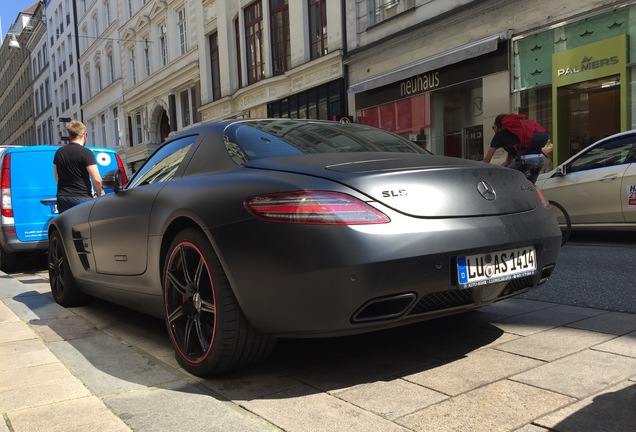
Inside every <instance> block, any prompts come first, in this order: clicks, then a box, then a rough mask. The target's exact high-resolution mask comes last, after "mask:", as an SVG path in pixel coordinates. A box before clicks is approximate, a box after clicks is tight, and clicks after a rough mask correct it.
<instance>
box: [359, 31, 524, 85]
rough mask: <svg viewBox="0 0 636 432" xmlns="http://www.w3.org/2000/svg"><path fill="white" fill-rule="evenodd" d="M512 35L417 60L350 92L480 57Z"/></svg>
mask: <svg viewBox="0 0 636 432" xmlns="http://www.w3.org/2000/svg"><path fill="white" fill-rule="evenodd" d="M511 36H512V30H507V31H505V32H502V33H497V34H494V35H492V36H488V37H485V38H483V39H479V40H477V41H474V42H471V43H469V44H466V45H462V46H459V47H457V48H453V49H450V50H447V51H444V52H441V53H439V54H435V55H433V56H430V57H427V58H425V59H422V60H419V61H417V62H414V63H411V64H408V65H405V66H402V67H400V68H397V69H393V70H391V71H388V72H385V73H383V74H381V75H377V76H374V77H371V78H368V79H366V80H363V81H360V82H357V83H354V84H351V85H350V86H349V90H348V91H349V93H360V92H364V91H367V90H371V89H374V88H378V87H382V86H385V85H387V84H392V83H394V82H397V81H401V80H405V79H408V78H411V77H414V76H417V75H420V74H423V73H426V72H428V71H431V70H434V69H439V68H442V67H444V66H448V65H451V64H454V63H458V62H460V61H463V60H468V59H471V58H474V57H478V56H480V55H482V54H486V53H489V52H493V51H496V50H497V45H498V43H499V41H505V40H508V39H510V37H511Z"/></svg>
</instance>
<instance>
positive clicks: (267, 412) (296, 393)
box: [243, 386, 409, 432]
mask: <svg viewBox="0 0 636 432" xmlns="http://www.w3.org/2000/svg"><path fill="white" fill-rule="evenodd" d="M243 406H244V407H245V408H247V409H248V410H250V411H252V412H253V413H255V414H256V415H258V416H260V417H262V418H264V419H266V420H268V421H269V422H271V423H273V424H275V425H277V426H278V427H280V428H281V429H283V430H284V431H286V432H307V431H312V432H334V431H347V432H368V431H382V432H409V430H408V429H406V428H403V427H402V426H399V425H397V424H395V423H393V422H391V421H389V420H386V419H384V418H382V417H380V416H378V415H375V414H372V413H370V412H368V411H365V410H363V409H361V408H358V407H356V406H354V405H351V404H349V403H348V402H345V401H343V400H341V399H338V398H337V397H334V396H331V395H329V394H327V393H324V392H321V391H320V390H317V389H315V388H313V387H309V386H301V387H295V388H293V389H290V390H287V391H285V392H282V393H280V394H278V395H276V397H275V398H274V397H270V398H264V399H255V400H252V401H249V402H246V403H245V404H243Z"/></svg>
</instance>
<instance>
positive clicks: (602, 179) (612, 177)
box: [599, 174, 618, 181]
mask: <svg viewBox="0 0 636 432" xmlns="http://www.w3.org/2000/svg"><path fill="white" fill-rule="evenodd" d="M617 178H618V174H610V175H608V176H606V177H603V178H600V179H599V181H607V180H616V179H617Z"/></svg>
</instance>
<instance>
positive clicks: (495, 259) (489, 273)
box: [457, 246, 537, 288]
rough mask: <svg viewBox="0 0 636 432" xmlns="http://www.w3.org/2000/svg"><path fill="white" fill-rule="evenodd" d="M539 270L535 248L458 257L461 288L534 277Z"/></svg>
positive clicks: (458, 276)
mask: <svg viewBox="0 0 636 432" xmlns="http://www.w3.org/2000/svg"><path fill="white" fill-rule="evenodd" d="M536 270H537V257H536V253H535V250H534V247H532V246H530V247H527V248H520V249H510V250H505V251H499V252H491V253H484V254H478V255H468V256H459V257H457V278H458V282H459V286H460V288H471V287H475V286H479V285H487V284H492V283H498V282H503V281H507V280H511V279H516V278H521V277H525V276H531V275H533V274H534V273H535V272H536Z"/></svg>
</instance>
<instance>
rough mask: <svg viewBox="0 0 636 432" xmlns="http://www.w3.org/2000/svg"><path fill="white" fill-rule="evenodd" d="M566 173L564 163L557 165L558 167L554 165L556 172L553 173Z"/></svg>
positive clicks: (563, 174) (557, 174)
mask: <svg viewBox="0 0 636 432" xmlns="http://www.w3.org/2000/svg"><path fill="white" fill-rule="evenodd" d="M566 174H567V169H566V168H565V165H559V166H558V167H556V172H555V173H554V175H555V176H557V177H563V176H565V175H566Z"/></svg>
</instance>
